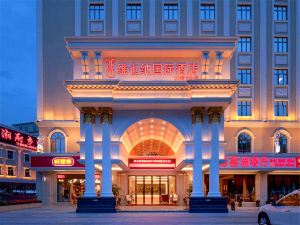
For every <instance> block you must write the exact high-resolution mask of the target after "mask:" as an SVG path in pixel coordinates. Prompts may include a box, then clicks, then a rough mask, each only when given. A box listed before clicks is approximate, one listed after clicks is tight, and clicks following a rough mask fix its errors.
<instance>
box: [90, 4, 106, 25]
mask: <svg viewBox="0 0 300 225" xmlns="http://www.w3.org/2000/svg"><path fill="white" fill-rule="evenodd" d="M92 6H93V7H95V6H99V9H95V8H94V9H91V7H92ZM91 11H93V13H94V16H93V17H92V16H91ZM97 11H98V12H97ZM96 12H97V13H98V16H97V17H98V18H96ZM88 17H89V20H90V21H101V20H105V7H104V3H90V4H89V11H88Z"/></svg>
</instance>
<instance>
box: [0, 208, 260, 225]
mask: <svg viewBox="0 0 300 225" xmlns="http://www.w3.org/2000/svg"><path fill="white" fill-rule="evenodd" d="M256 218H257V208H251V209H250V208H249V209H245V208H244V209H242V208H237V211H234V212H232V211H230V212H229V213H228V214H189V213H187V212H141V211H140V212H123V213H115V214H85V213H84V214H76V213H75V208H74V207H72V206H69V205H55V206H48V207H41V208H33V209H23V210H16V211H9V212H0V225H20V224H22V225H64V224H72V225H85V224H88V225H92V224H103V225H119V224H124V225H159V224H163V225H187V224H193V225H196V224H197V225H198V224H199V225H200V224H201V225H226V224H234V225H255V224H257V223H256Z"/></svg>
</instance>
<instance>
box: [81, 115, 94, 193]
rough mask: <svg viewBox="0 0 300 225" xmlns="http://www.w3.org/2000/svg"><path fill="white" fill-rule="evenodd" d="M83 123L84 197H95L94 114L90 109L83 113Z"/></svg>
mask: <svg viewBox="0 0 300 225" xmlns="http://www.w3.org/2000/svg"><path fill="white" fill-rule="evenodd" d="M84 123H85V192H84V197H96V192H95V161H94V128H93V124H94V123H95V114H93V111H92V110H91V109H88V110H86V111H85V112H84Z"/></svg>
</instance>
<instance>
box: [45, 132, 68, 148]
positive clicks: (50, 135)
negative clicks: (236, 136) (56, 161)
mask: <svg viewBox="0 0 300 225" xmlns="http://www.w3.org/2000/svg"><path fill="white" fill-rule="evenodd" d="M56 133H61V134H62V135H63V137H64V138H63V139H64V142H63V144H64V145H61V143H60V151H58V150H57V149H56V142H55V149H53V148H52V146H53V142H52V136H53V135H54V134H56ZM49 146H50V152H51V153H58V154H64V153H66V152H67V136H66V134H65V133H64V132H63V131H62V130H53V131H52V132H51V133H50V134H49ZM61 146H63V148H61Z"/></svg>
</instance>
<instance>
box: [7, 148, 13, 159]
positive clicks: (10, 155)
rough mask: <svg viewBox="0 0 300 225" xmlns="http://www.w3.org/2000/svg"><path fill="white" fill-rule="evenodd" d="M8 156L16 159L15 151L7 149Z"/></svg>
mask: <svg viewBox="0 0 300 225" xmlns="http://www.w3.org/2000/svg"><path fill="white" fill-rule="evenodd" d="M7 158H8V159H14V152H13V151H9V150H8V151H7Z"/></svg>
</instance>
